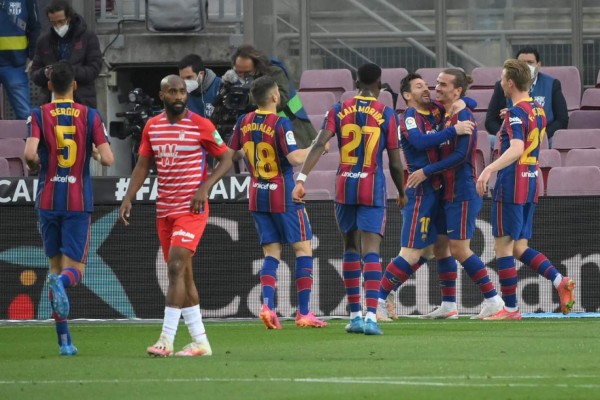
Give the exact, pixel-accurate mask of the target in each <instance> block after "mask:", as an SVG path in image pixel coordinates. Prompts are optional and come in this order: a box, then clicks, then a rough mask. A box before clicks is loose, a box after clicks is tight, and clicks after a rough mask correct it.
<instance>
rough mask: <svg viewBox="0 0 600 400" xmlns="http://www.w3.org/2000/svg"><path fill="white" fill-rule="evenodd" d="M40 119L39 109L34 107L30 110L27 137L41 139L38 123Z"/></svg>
mask: <svg viewBox="0 0 600 400" xmlns="http://www.w3.org/2000/svg"><path fill="white" fill-rule="evenodd" d="M41 121H42V112H41V109H40V108H38V109H35V110H33V111H32V112H31V122H30V123H29V124H27V137H30V138H36V139H41V138H42V130H41V128H40V123H41Z"/></svg>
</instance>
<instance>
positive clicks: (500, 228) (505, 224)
mask: <svg viewBox="0 0 600 400" xmlns="http://www.w3.org/2000/svg"><path fill="white" fill-rule="evenodd" d="M534 212H535V203H525V204H513V203H502V202H496V201H494V202H492V235H494V237H503V236H510V237H511V238H512V239H513V240H519V239H527V240H529V239H531V234H532V232H533V214H534Z"/></svg>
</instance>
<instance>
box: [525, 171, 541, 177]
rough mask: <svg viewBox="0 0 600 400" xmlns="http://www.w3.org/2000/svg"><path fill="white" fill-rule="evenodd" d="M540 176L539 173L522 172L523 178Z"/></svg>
mask: <svg viewBox="0 0 600 400" xmlns="http://www.w3.org/2000/svg"><path fill="white" fill-rule="evenodd" d="M537 176H538V172H537V171H525V172H521V178H536V177H537Z"/></svg>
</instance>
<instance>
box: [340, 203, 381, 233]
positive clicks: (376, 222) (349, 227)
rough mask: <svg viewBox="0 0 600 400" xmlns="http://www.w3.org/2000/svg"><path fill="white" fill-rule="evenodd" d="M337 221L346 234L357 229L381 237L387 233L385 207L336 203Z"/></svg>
mask: <svg viewBox="0 0 600 400" xmlns="http://www.w3.org/2000/svg"><path fill="white" fill-rule="evenodd" d="M335 219H336V220H337V223H338V226H339V227H340V231H341V232H342V233H344V234H346V233H349V232H352V231H355V230H357V229H358V230H359V231H363V232H372V233H377V234H379V235H381V236H383V233H384V232H385V207H371V206H362V205H359V204H339V203H335Z"/></svg>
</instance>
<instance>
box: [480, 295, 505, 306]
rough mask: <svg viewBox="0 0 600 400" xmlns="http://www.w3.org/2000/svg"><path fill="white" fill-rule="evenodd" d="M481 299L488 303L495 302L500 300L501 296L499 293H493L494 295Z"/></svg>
mask: <svg viewBox="0 0 600 400" xmlns="http://www.w3.org/2000/svg"><path fill="white" fill-rule="evenodd" d="M483 301H485V302H486V303H489V304H497V303H500V302H501V301H502V298H501V297H500V296H499V295H495V296H494V297H490V298H489V299H483Z"/></svg>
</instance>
